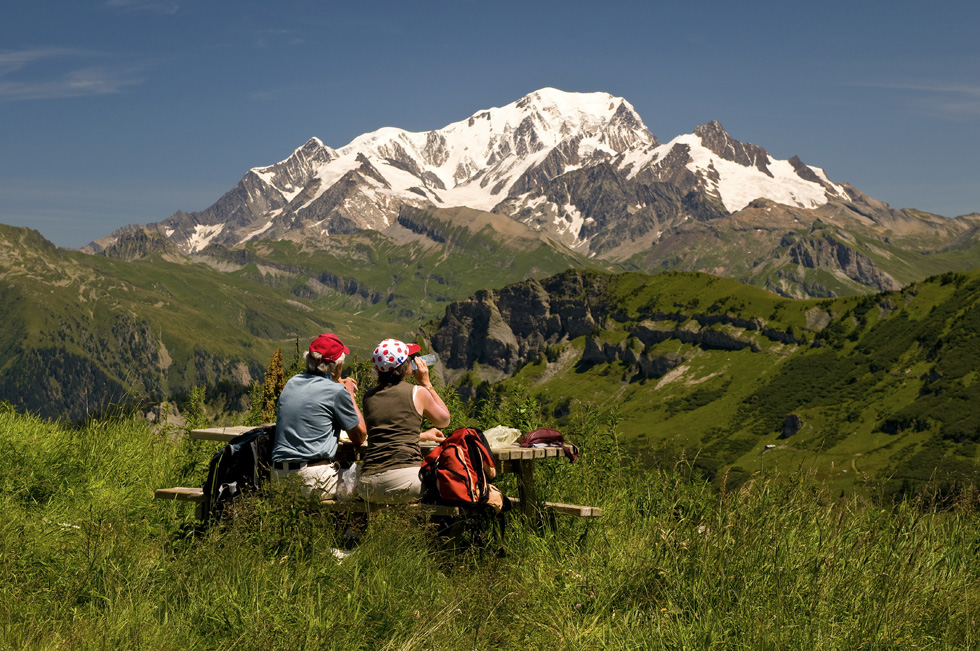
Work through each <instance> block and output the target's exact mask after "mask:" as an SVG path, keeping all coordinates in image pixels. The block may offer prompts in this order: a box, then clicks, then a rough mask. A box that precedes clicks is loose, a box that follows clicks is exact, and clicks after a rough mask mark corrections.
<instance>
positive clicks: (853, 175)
mask: <svg viewBox="0 0 980 651" xmlns="http://www.w3.org/2000/svg"><path fill="white" fill-rule="evenodd" d="M978 33H980V2H976V1H975V0H959V1H956V2H943V1H942V0H937V1H935V2H929V3H926V2H912V1H908V0H895V1H893V2H853V1H849V2H836V1H830V2H809V3H802V2H799V3H798V2H786V1H785V0H784V1H782V2H765V1H763V2H752V3H736V2H731V1H730V0H728V1H725V2H707V1H705V2H698V1H697V0H690V1H688V2H683V3H682V2H651V1H647V2H619V1H616V0H606V1H605V2H598V1H595V0H593V1H591V2H579V1H577V0H565V1H563V2H534V1H528V0H524V1H520V2H511V1H508V0H495V1H492V2H486V1H481V2H470V1H468V0H454V1H432V2H426V1H424V0H418V1H416V2H406V1H404V0H403V1H401V2H370V1H365V2H351V1H350V0H345V1H343V2H334V1H331V0H319V1H312V0H311V1H296V0H280V1H278V2H268V1H266V2H257V1H250V0H235V1H225V0H91V1H88V0H72V1H55V0H52V1H47V0H41V1H38V0H11V1H8V2H7V3H5V8H4V12H3V19H2V20H0V223H6V224H14V225H22V226H30V227H32V228H36V229H37V230H39V231H40V232H41V234H42V235H44V236H45V237H47V238H48V239H50V240H51V241H53V242H54V243H56V244H58V245H60V246H68V247H78V246H82V245H84V244H86V243H88V242H89V241H91V240H93V239H96V238H98V237H101V236H103V235H106V234H108V233H109V232H111V231H113V230H115V229H116V228H118V227H120V226H123V225H125V224H130V223H140V224H143V223H149V222H154V221H160V220H162V219H165V218H167V217H169V216H170V215H172V214H173V213H174V212H176V211H177V210H184V211H188V212H190V211H194V210H202V209H204V208H206V207H207V206H209V205H210V204H212V203H213V202H214V201H216V200H217V199H218V198H219V197H220V196H221V195H222V194H223V193H224V192H226V191H227V190H229V189H231V188H232V187H233V186H234V185H235V184H236V183H237V182H238V181H239V180H240V179H241V177H242V176H243V175H244V174H245V172H246V171H247V170H248V169H249V168H251V167H255V166H259V165H268V164H271V163H275V162H277V161H279V160H282V159H284V158H285V157H287V156H288V155H289V154H290V153H292V151H293V150H294V149H295V148H296V147H299V146H300V145H302V144H303V143H304V142H306V140H308V139H309V138H311V137H313V136H317V137H319V138H320V139H321V140H323V141H324V143H326V144H327V145H330V146H332V147H341V146H343V145H345V144H347V143H348V142H350V141H351V140H352V139H353V138H355V137H356V136H358V135H360V134H361V133H365V132H368V131H373V130H375V129H378V128H380V127H383V126H394V127H399V128H403V129H408V130H411V131H424V130H428V129H437V128H440V127H442V126H445V125H446V124H449V123H450V122H455V121H458V120H462V119H464V118H466V117H468V116H469V115H471V114H473V113H474V112H476V111H478V110H481V109H485V108H490V107H493V106H502V105H504V104H508V103H510V102H512V101H514V100H516V99H518V98H520V97H522V96H523V95H525V94H527V93H529V92H531V91H534V90H537V89H538V88H542V87H546V86H551V87H555V88H559V89H562V90H566V91H581V92H591V91H605V92H609V93H612V94H613V95H617V96H621V97H625V98H626V99H627V100H628V101H629V102H630V103H632V104H633V106H634V107H635V108H636V110H637V112H638V113H639V114H640V116H641V117H642V118H643V120H644V122H645V123H646V125H647V127H648V128H649V129H650V130H651V131H652V132H653V133H654V134H655V135H656V136H657V138H658V139H660V141H661V142H666V141H669V140H670V139H672V138H674V137H675V136H677V135H679V134H682V133H691V132H692V131H693V130H694V128H695V127H696V126H697V125H699V124H702V123H704V122H707V121H709V120H718V121H719V122H721V123H722V125H723V126H724V127H725V128H726V129H727V131H728V132H729V134H730V135H731V136H732V137H734V138H736V139H738V140H742V141H744V142H750V143H753V144H756V145H759V146H762V147H764V148H766V149H767V150H768V151H769V153H770V154H772V155H773V156H775V157H777V158H789V157H791V156H793V155H799V156H800V157H801V158H802V159H803V160H804V161H805V162H806V163H808V164H810V165H815V166H818V167H823V168H824V169H825V170H826V172H827V174H828V175H829V176H830V178H831V179H833V180H834V181H838V182H847V183H851V184H852V185H854V186H855V187H857V188H858V189H859V190H861V191H863V192H865V193H866V194H868V195H870V196H872V197H874V198H876V199H880V200H882V201H886V202H888V203H889V204H891V205H892V206H894V207H898V208H904V207H908V208H918V209H921V210H926V211H930V212H934V213H937V214H941V215H945V216H956V215H961V214H966V213H970V212H975V211H980V179H978V170H980V165H978V157H980V39H978V37H977V34H978Z"/></svg>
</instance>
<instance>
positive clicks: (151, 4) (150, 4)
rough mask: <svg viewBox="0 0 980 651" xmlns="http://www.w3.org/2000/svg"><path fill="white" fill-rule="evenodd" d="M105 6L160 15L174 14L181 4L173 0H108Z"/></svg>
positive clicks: (124, 10) (126, 11)
mask: <svg viewBox="0 0 980 651" xmlns="http://www.w3.org/2000/svg"><path fill="white" fill-rule="evenodd" d="M105 6H106V7H108V8H110V9H116V10H119V11H123V12H125V13H136V12H141V11H142V12H146V13H151V14H157V15H159V16H173V15H174V14H176V13H177V12H178V11H180V5H179V4H178V3H176V2H173V1H172V0H106V3H105Z"/></svg>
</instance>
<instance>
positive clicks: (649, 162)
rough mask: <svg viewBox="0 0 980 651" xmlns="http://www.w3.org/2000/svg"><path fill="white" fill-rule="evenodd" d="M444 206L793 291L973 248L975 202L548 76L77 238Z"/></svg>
mask: <svg viewBox="0 0 980 651" xmlns="http://www.w3.org/2000/svg"><path fill="white" fill-rule="evenodd" d="M459 208H468V209H470V211H471V212H470V213H467V214H469V215H474V214H476V213H477V212H490V213H495V214H500V215H503V216H506V217H508V218H509V219H511V220H513V221H514V222H516V223H518V224H521V225H523V226H524V227H525V228H526V229H528V230H529V231H530V232H531V233H537V234H540V235H541V236H543V237H544V238H547V239H548V240H550V241H551V242H552V243H554V244H556V245H561V246H562V247H564V248H567V249H568V251H569V254H570V255H574V256H577V257H579V258H580V259H581V260H582V261H583V263H585V264H587V263H588V261H595V262H597V263H600V264H607V265H615V266H617V267H619V268H623V269H635V270H640V271H646V272H655V271H658V270H662V269H680V270H695V271H704V272H708V273H712V274H716V275H721V276H727V277H732V278H735V279H737V280H739V281H741V282H745V283H749V284H754V285H757V286H761V287H765V288H767V289H769V290H771V291H774V292H776V293H779V294H782V295H785V296H791V297H827V296H837V295H847V294H857V293H866V292H868V291H883V290H894V289H898V288H899V287H901V286H902V285H904V284H906V283H908V282H912V281H914V280H917V279H921V278H923V277H925V276H927V275H930V274H933V273H939V272H942V271H947V270H950V269H966V268H969V267H970V266H972V265H973V264H975V261H976V260H977V259H980V258H978V253H980V235H978V231H980V215H977V214H975V213H974V214H972V215H966V216H961V217H958V218H953V219H950V218H945V217H940V216H937V215H931V214H928V213H923V212H921V211H916V210H911V209H906V210H896V209H892V208H891V207H889V206H888V205H887V204H884V203H882V202H880V201H876V200H874V199H872V198H870V197H868V196H866V195H865V194H863V193H862V192H860V191H859V190H857V189H856V188H854V187H852V186H851V185H849V184H847V183H842V182H835V181H832V180H831V179H830V178H829V177H828V175H827V174H826V173H825V172H824V170H823V169H821V168H819V167H815V166H811V165H807V164H805V163H804V162H803V161H801V160H800V159H799V158H798V157H795V156H794V157H793V158H790V159H788V160H779V159H775V158H773V157H772V156H771V155H769V154H768V153H767V152H766V150H765V149H763V148H762V147H760V146H757V145H754V144H748V143H743V142H739V141H738V140H735V139H734V138H732V137H731V136H730V135H729V134H728V133H727V132H726V131H725V129H724V128H723V127H722V126H721V125H720V124H719V123H718V122H714V121H712V122H709V123H707V124H703V125H700V126H698V127H696V128H695V129H694V132H693V133H692V134H685V135H680V136H677V137H675V138H674V139H673V140H671V141H669V142H666V143H661V142H660V141H659V140H658V139H657V138H656V136H654V135H653V134H652V133H651V132H650V130H649V129H648V128H647V127H646V125H645V124H644V123H643V120H642V119H641V118H640V116H639V115H638V114H637V113H636V111H635V110H634V108H633V107H632V105H630V103H629V102H628V101H626V100H625V99H623V98H618V97H613V96H612V95H609V94H607V93H566V92H562V91H559V90H555V89H552V88H545V89H541V90H539V91H536V92H533V93H531V94H529V95H527V96H525V97H523V98H521V99H519V100H518V101H516V102H513V103H511V104H508V105H506V106H503V107H500V108H491V109H487V110H483V111H478V112H477V113H475V114H473V115H472V116H470V117H469V118H467V119H465V120H462V121H460V122H455V123H453V124H450V125H448V126H446V127H443V128H441V129H437V130H433V131H427V132H420V133H412V132H408V131H404V130H401V129H396V128H383V129H379V130H378V131H375V132H372V133H368V134H364V135H362V136H359V137H358V138H355V139H354V140H353V141H352V142H351V143H349V144H348V145H346V146H344V147H341V148H339V149H333V148H331V147H328V146H326V145H325V144H324V143H323V142H321V141H320V140H319V139H317V138H311V139H310V140H309V141H308V142H306V143H305V144H304V145H302V146H301V147H299V148H298V149H296V150H295V151H294V152H293V153H292V155H290V156H289V157H288V158H286V159H285V160H283V161H280V162H278V163H275V164H273V165H268V166H262V167H255V168H253V169H251V170H249V171H248V172H247V173H246V174H245V176H244V177H243V178H242V180H241V181H240V182H239V183H238V185H236V186H235V187H234V188H233V189H231V190H230V191H229V192H227V193H226V194H225V195H224V196H222V197H221V198H220V199H218V200H217V201H216V202H215V203H214V204H213V205H212V206H210V207H209V208H207V209H205V210H203V211H200V212H192V213H185V212H178V213H176V214H175V215H173V216H171V217H170V218H168V219H165V220H163V221H161V222H157V223H154V224H149V225H147V226H138V225H132V226H127V227H124V228H123V229H120V230H118V231H116V232H114V233H112V234H110V235H107V236H106V237H103V238H101V239H99V240H96V241H94V242H92V243H91V244H89V245H88V246H87V247H86V248H85V249H84V250H86V251H88V252H94V253H99V252H102V253H107V254H112V253H113V251H114V247H116V248H119V247H120V246H122V247H123V248H130V249H131V248H132V246H131V245H129V244H126V242H127V240H128V239H129V238H132V237H143V238H146V237H150V238H152V239H155V240H157V241H158V244H157V245H156V246H157V247H158V248H160V247H163V246H165V243H170V244H172V245H173V247H174V250H175V251H176V252H178V253H180V254H183V255H196V256H202V255H203V256H220V255H222V254H221V252H220V251H221V250H222V249H236V248H240V247H243V246H244V245H246V244H248V243H255V242H263V241H283V240H288V241H293V242H297V243H299V244H301V245H302V246H303V247H305V248H308V249H322V248H331V238H336V236H338V235H350V234H353V233H357V232H363V231H368V230H370V231H375V232H379V233H382V234H385V235H387V236H390V237H392V238H394V239H395V240H399V239H401V238H404V236H405V230H406V226H405V223H404V219H403V216H404V215H405V214H417V213H418V212H419V211H422V212H427V213H430V214H435V215H439V213H441V212H442V211H445V210H452V209H459ZM455 215H456V216H457V217H458V216H459V212H458V211H457V212H456V213H455ZM443 219H447V218H446V217H443ZM409 228H411V227H409ZM529 237H530V235H529Z"/></svg>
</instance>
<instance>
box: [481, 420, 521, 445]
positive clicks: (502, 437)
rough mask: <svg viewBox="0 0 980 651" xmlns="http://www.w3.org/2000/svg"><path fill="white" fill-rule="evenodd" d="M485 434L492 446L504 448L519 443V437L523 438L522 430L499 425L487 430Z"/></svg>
mask: <svg viewBox="0 0 980 651" xmlns="http://www.w3.org/2000/svg"><path fill="white" fill-rule="evenodd" d="M483 435H484V436H485V437H487V443H489V444H490V446H491V447H495V448H502V447H506V446H508V445H514V444H515V443H517V439H519V438H521V430H519V429H514V428H513V427H504V426H503V425H497V426H496V427H491V428H490V429H488V430H487V431H485V432H484V433H483Z"/></svg>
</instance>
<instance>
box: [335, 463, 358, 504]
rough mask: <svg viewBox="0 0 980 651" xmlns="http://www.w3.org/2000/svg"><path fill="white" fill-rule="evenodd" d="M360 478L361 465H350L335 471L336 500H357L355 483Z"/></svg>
mask: <svg viewBox="0 0 980 651" xmlns="http://www.w3.org/2000/svg"><path fill="white" fill-rule="evenodd" d="M360 478H361V464H359V463H352V464H351V465H349V466H348V467H346V468H341V469H340V470H339V471H337V497H336V499H337V500H340V501H346V500H354V499H357V482H358V480H359V479H360Z"/></svg>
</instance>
